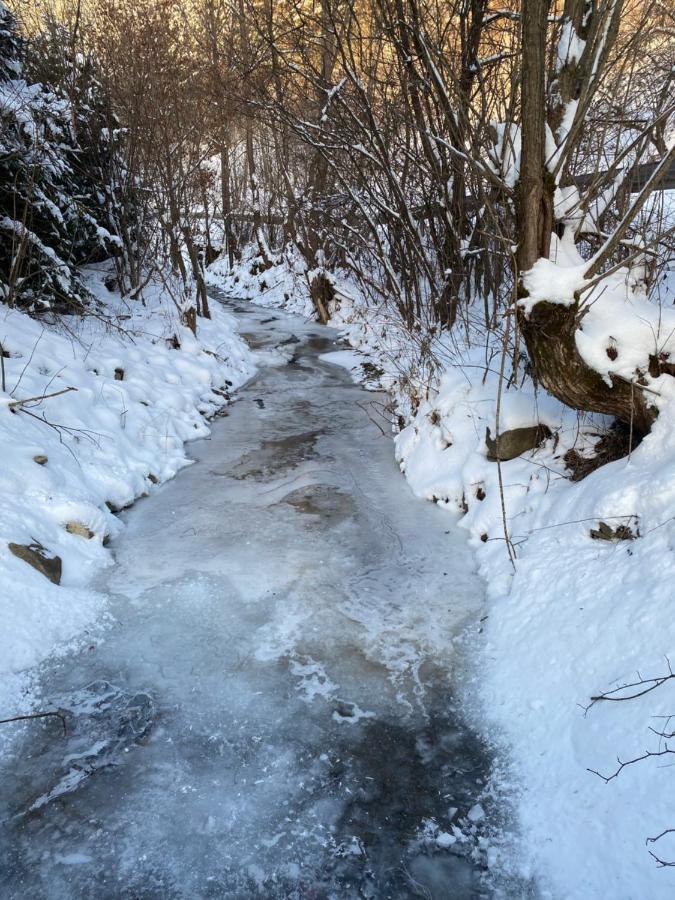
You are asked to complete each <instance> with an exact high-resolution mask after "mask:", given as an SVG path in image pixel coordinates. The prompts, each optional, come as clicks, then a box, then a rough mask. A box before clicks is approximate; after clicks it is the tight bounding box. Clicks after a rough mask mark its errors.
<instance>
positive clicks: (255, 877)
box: [0, 306, 524, 900]
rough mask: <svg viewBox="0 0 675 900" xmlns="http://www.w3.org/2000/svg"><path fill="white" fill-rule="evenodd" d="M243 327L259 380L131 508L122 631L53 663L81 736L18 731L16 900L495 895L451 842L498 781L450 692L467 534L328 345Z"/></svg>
mask: <svg viewBox="0 0 675 900" xmlns="http://www.w3.org/2000/svg"><path fill="white" fill-rule="evenodd" d="M235 311H236V313H237V314H238V315H239V316H241V317H242V318H244V319H245V320H246V324H245V326H244V329H243V330H244V332H246V334H247V337H248V340H249V341H250V343H251V345H252V346H253V347H254V348H255V349H256V350H257V351H259V354H260V356H259V362H260V364H261V366H266V367H263V368H261V370H260V372H259V374H258V375H257V376H256V377H255V378H254V379H253V380H252V381H251V382H249V383H248V385H246V386H245V388H244V389H242V390H241V391H240V393H239V395H238V398H237V399H236V401H235V402H234V403H233V405H231V406H230V407H229V408H228V410H227V413H226V415H224V416H223V418H222V419H220V421H219V422H218V423H217V424H215V425H214V427H213V431H212V435H211V437H210V439H207V440H204V441H202V442H200V443H197V444H194V445H193V446H192V450H193V455H194V457H195V460H196V464H195V465H194V466H192V467H191V468H190V469H188V470H186V471H185V472H184V473H182V474H181V476H180V477H179V478H178V479H176V480H175V481H173V482H171V483H169V484H166V485H164V486H162V487H161V488H160V489H158V490H157V491H156V492H153V494H152V495H151V496H150V497H149V498H147V499H145V500H143V501H141V502H140V503H139V504H137V506H136V507H135V508H134V509H133V510H131V511H130V512H129V513H127V514H126V522H127V527H126V529H125V531H124V533H123V535H122V536H121V537H120V538H118V539H117V540H116V541H115V542H114V544H113V548H114V552H115V556H116V560H117V565H116V566H115V567H114V568H113V569H112V570H109V571H108V572H107V573H106V575H105V579H104V580H103V581H102V582H101V583H100V584H99V585H97V587H98V588H99V589H100V590H103V591H106V592H107V593H108V594H109V595H110V597H111V600H110V610H111V614H112V617H113V624H111V626H110V627H109V628H108V629H107V630H106V631H105V632H104V633H103V636H102V637H99V638H96V639H95V640H94V642H93V643H91V644H89V645H88V646H85V647H84V648H83V649H82V650H81V651H80V652H78V653H76V654H74V655H72V656H69V657H65V658H63V659H60V660H56V661H53V662H52V663H50V664H47V665H45V667H44V669H43V672H42V683H41V695H42V706H43V707H44V708H53V709H55V708H58V709H62V710H65V712H66V716H67V720H68V734H67V736H66V737H65V738H64V737H63V736H62V734H61V733H60V731H59V728H60V726H59V724H58V721H57V720H54V721H52V720H47V722H46V723H40V722H30V723H27V724H26V725H25V728H24V732H23V735H22V738H21V740H19V741H17V744H16V748H15V753H14V755H13V756H12V757H11V758H10V759H9V760H6V761H5V762H4V765H3V768H2V774H1V777H2V783H3V785H4V787H5V790H4V792H3V799H2V805H1V806H0V812H1V819H2V824H1V826H0V829H1V831H0V841H1V842H2V846H3V848H4V852H3V857H2V862H1V863H0V869H1V871H0V876H1V879H2V884H3V888H2V891H1V893H2V896H3V897H6V898H19V897H21V898H24V897H31V898H38V897H40V898H41V897H44V898H54V900H57V898H58V900H60V898H69V897H73V898H75V897H76V898H78V900H79V898H90V897H91V898H94V897H95V898H97V900H103V898H113V897H114V898H118V897H129V898H131V897H133V898H162V900H164V898H174V897H176V898H178V897H181V898H183V897H185V898H198V897H236V898H247V897H266V898H269V897H272V898H274V897H280V898H281V897H298V898H300V897H303V898H309V897H313V898H323V897H325V898H331V897H335V898H349V897H383V898H384V897H392V898H399V897H401V898H402V897H410V896H429V897H438V898H441V897H442V898H447V897H452V898H458V900H459V898H463V897H467V898H468V897H481V896H489V895H491V888H490V887H489V886H488V885H486V884H483V882H482V875H481V872H480V867H479V866H477V865H476V863H475V862H472V860H471V855H472V847H471V846H470V844H468V843H467V842H466V841H464V840H463V839H457V840H454V839H453V840H448V839H447V838H446V835H449V834H450V833H452V835H455V836H456V835H459V836H460V837H462V838H463V835H462V832H461V831H459V830H458V829H455V826H454V825H451V824H450V819H451V818H453V817H454V816H455V814H457V821H460V822H461V821H462V820H463V821H464V822H465V823H466V822H467V821H468V820H467V819H466V816H467V813H469V811H470V810H474V811H475V810H476V809H477V808H478V807H477V806H476V804H477V802H478V801H479V800H481V802H483V803H484V804H485V800H484V798H483V788H484V785H485V783H486V780H487V779H488V776H489V770H490V758H489V754H488V752H487V750H486V748H485V746H484V745H483V744H482V742H481V741H480V740H479V739H478V738H477V737H476V736H475V734H474V733H473V732H472V731H471V730H470V729H469V728H468V727H467V726H466V725H464V724H463V720H462V715H461V711H460V710H459V709H458V703H457V701H456V696H457V692H456V690H455V686H454V685H455V678H456V668H457V667H459V668H461V666H462V665H463V662H462V660H461V658H460V657H459V656H457V655H456V654H457V653H458V652H459V651H458V650H457V649H456V648H457V646H458V642H457V641H456V640H454V639H455V638H456V636H457V635H458V634H459V633H460V632H461V631H462V628H463V627H464V625H465V624H466V622H467V621H473V620H477V619H478V618H479V616H480V614H481V610H482V604H483V594H482V589H481V585H480V583H479V581H478V580H477V578H476V576H475V575H474V574H473V573H472V570H473V564H472V560H471V556H470V552H469V550H468V549H467V547H466V544H465V539H464V537H463V535H462V534H461V532H459V531H458V530H457V529H456V528H455V527H454V525H453V523H452V521H451V520H449V518H448V515H447V512H444V511H442V510H440V509H438V508H437V507H435V506H433V505H431V504H424V503H420V502H419V500H417V499H415V498H414V496H413V495H412V493H411V491H410V490H409V488H408V487H407V486H406V483H405V481H404V480H403V479H402V478H401V477H400V475H399V473H398V469H397V466H396V463H395V461H394V458H393V454H392V447H391V443H390V439H389V437H388V436H387V428H386V427H384V429H383V430H382V429H381V428H380V427H378V423H379V424H382V423H381V422H379V419H378V417H379V416H380V409H381V407H380V405H379V404H381V402H382V398H381V397H378V396H377V395H373V394H363V393H362V392H360V389H359V388H358V387H357V386H356V385H354V384H353V383H352V382H351V380H350V378H349V374H348V373H347V372H346V371H345V370H344V368H341V367H338V366H335V365H332V364H331V363H330V362H325V361H322V360H321V359H320V358H319V357H320V354H322V353H325V352H328V351H330V350H332V349H334V342H335V332H331V331H329V330H328V329H322V328H321V327H320V326H317V325H313V324H306V323H305V322H303V320H301V319H299V318H297V317H296V318H293V317H290V316H288V315H286V314H279V315H275V316H274V317H273V320H272V321H270V320H269V313H266V312H265V311H264V310H256V309H255V308H251V307H248V306H240V307H236V306H235ZM265 319H267V321H263V320H265ZM294 337H295V338H297V340H293V338H294ZM278 347H281V352H280V351H278V350H277V349H276V348H278ZM289 348H290V351H289ZM289 352H290V353H292V361H291V362H290V363H288V362H287V360H288V357H289ZM357 401H358V402H357ZM457 810H459V812H458V813H457ZM485 811H486V814H487V816H488V817H489V816H490V807H489V805H485ZM424 822H427V823H428V822H432V823H434V824H433V829H432V830H433V837H432V838H430V839H429V840H428V841H426V842H425V841H423V840H421V839H420V838H419V835H420V833H421V832H420V829H421V828H422V827H423V823H424ZM434 829H435V830H434ZM453 829H454V830H453ZM517 896H524V894H523V893H518V894H517Z"/></svg>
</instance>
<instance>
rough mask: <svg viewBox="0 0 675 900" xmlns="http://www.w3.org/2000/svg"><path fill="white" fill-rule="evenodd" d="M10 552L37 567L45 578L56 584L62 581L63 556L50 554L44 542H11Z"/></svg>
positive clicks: (9, 545)
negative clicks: (43, 544)
mask: <svg viewBox="0 0 675 900" xmlns="http://www.w3.org/2000/svg"><path fill="white" fill-rule="evenodd" d="M7 546H8V547H9V550H10V553H13V554H14V556H17V557H18V558H19V559H22V560H23V561H24V562H26V563H28V565H29V566H32V567H33V568H34V569H37V570H38V572H40V573H41V574H42V575H44V576H45V578H48V579H49V580H50V581H51V582H53V583H54V584H60V583H61V557H60V556H50V555H49V551H48V550H46V549H45V548H44V547H43V546H42V544H38V543H37V542H35V543H33V544H14V543H9V544H8V545H7Z"/></svg>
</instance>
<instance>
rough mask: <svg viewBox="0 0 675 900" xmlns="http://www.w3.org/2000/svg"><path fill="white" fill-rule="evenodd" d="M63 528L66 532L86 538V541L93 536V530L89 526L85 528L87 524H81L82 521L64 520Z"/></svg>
mask: <svg viewBox="0 0 675 900" xmlns="http://www.w3.org/2000/svg"><path fill="white" fill-rule="evenodd" d="M65 529H66V531H67V532H68V534H76V535H78V536H79V537H83V538H86V539H87V540H88V541H90V540H91V539H92V538H93V536H94V532H93V531H92V530H91V528H87V526H86V525H83V524H82V522H66V524H65Z"/></svg>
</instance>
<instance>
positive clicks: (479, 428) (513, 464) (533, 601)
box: [263, 192, 675, 900]
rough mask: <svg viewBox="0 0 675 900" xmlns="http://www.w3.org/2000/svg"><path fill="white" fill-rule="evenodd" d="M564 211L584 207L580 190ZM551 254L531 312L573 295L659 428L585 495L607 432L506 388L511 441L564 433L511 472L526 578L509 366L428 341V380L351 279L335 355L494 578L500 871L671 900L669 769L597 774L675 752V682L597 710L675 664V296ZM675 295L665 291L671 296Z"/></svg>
mask: <svg viewBox="0 0 675 900" xmlns="http://www.w3.org/2000/svg"><path fill="white" fill-rule="evenodd" d="M557 202H559V203H562V204H565V205H569V208H570V209H571V207H572V205H573V204H574V202H575V197H574V194H573V192H569V193H568V194H567V195H566V196H562V195H559V196H558V198H557ZM570 224H571V225H574V224H575V223H574V222H570ZM551 257H552V258H551V260H539V262H538V263H537V264H536V265H535V267H534V268H533V269H532V271H531V272H530V273H528V274H527V275H526V278H525V284H526V286H527V288H528V291H529V294H530V296H529V297H528V298H525V299H524V300H523V301H521V305H522V307H523V309H524V310H525V311H526V312H529V311H530V310H531V309H532V307H533V306H534V305H535V304H536V302H538V301H539V300H541V299H545V300H548V301H549V302H554V303H560V304H564V305H572V304H574V303H575V302H577V298H575V292H578V295H577V296H578V302H579V303H580V308H581V311H582V312H583V317H582V319H581V327H580V329H579V330H578V331H577V334H576V341H577V347H578V349H579V352H580V354H581V355H582V358H583V359H584V360H585V361H586V362H587V363H588V364H589V365H590V366H592V367H593V368H595V369H596V370H597V371H598V372H600V373H601V374H602V375H603V376H604V377H605V378H607V379H609V378H610V376H614V377H617V376H619V377H622V378H627V379H629V380H634V379H635V378H636V377H637V374H638V372H639V373H640V377H641V378H642V380H643V381H644V383H645V384H646V386H647V388H648V391H649V392H650V397H652V398H653V402H654V403H655V404H656V406H657V407H658V409H659V417H658V419H657V420H656V423H655V425H654V427H653V430H652V432H651V434H650V435H648V436H647V437H646V438H645V439H644V440H643V442H642V443H641V444H640V446H639V447H637V448H635V449H634V450H633V452H632V453H631V455H630V457H629V458H626V459H622V460H618V461H616V462H613V463H611V464H608V465H605V466H603V467H602V468H600V469H598V470H597V471H595V472H593V473H592V474H591V475H589V476H588V477H586V478H585V479H584V480H583V481H582V482H579V483H575V482H572V481H570V480H569V473H568V471H567V469H566V467H565V464H564V460H563V457H564V455H565V453H566V452H567V451H568V450H570V449H576V450H577V451H578V452H580V453H581V454H582V455H584V454H586V453H587V452H588V451H589V450H590V448H591V447H592V445H593V443H594V442H595V441H596V440H597V436H596V435H597V433H598V432H599V431H602V430H603V429H605V428H606V427H607V426H608V424H609V422H608V420H606V419H604V418H603V417H601V416H596V417H589V416H586V417H578V416H577V414H576V413H575V412H574V411H572V410H569V409H566V408H565V407H563V406H562V404H560V403H558V402H557V401H555V400H554V399H553V398H551V397H550V396H548V395H546V394H545V393H544V392H543V391H538V392H537V391H535V390H534V389H533V388H532V386H531V383H530V382H529V381H528V380H527V379H523V377H522V373H520V374H519V377H518V379H517V383H518V385H519V387H518V388H517V389H516V388H515V387H507V386H504V388H503V392H502V401H501V407H502V408H501V415H500V430H501V431H502V432H503V431H504V430H507V429H510V428H517V427H523V426H527V425H534V424H537V423H544V424H546V425H548V426H549V428H550V429H551V431H552V432H553V436H552V437H551V438H550V439H549V440H547V441H545V442H544V443H543V444H542V445H541V446H540V447H539V448H537V449H536V450H534V451H530V452H528V453H526V454H524V455H523V456H521V457H518V458H516V459H513V460H510V461H507V462H503V463H501V473H502V481H503V498H504V507H505V514H506V527H507V529H508V535H509V539H510V540H511V541H512V543H513V545H514V549H515V570H514V568H513V567H512V565H511V562H510V560H509V557H508V554H507V551H506V546H505V535H504V522H503V519H502V503H501V496H500V487H499V480H498V470H497V466H496V464H495V463H494V462H490V461H489V460H488V459H487V457H486V445H485V432H486V428H488V427H489V428H490V429H491V431H492V433H493V435H494V432H495V416H496V398H497V393H498V383H499V373H498V369H499V365H498V357H497V358H496V359H494V358H493V359H492V361H491V362H487V361H486V354H485V348H484V347H483V346H481V345H480V343H479V346H476V347H464V348H457V347H456V346H453V345H451V344H450V342H444V341H443V340H439V339H438V338H434V337H432V339H431V347H432V352H433V357H434V360H435V364H434V365H429V366H428V367H427V368H426V369H420V368H419V366H418V357H417V354H416V353H415V350H414V348H413V347H412V346H411V344H410V341H409V339H407V338H406V335H405V332H404V330H403V329H402V328H397V327H396V324H395V322H393V321H392V317H391V315H390V314H388V313H387V312H386V311H383V310H380V309H377V308H373V307H370V306H368V305H367V303H366V302H365V301H364V300H363V299H362V298H359V296H358V291H357V289H356V288H355V287H354V286H353V285H349V283H347V284H346V285H345V284H341V285H340V289H341V291H342V296H343V297H346V296H348V297H349V300H344V299H342V301H341V303H340V306H339V307H336V308H335V309H334V310H333V311H332V313H333V317H332V322H333V323H334V324H335V325H337V326H338V327H340V328H341V329H342V333H343V335H344V336H345V337H346V338H348V339H349V341H350V343H351V344H352V347H353V348H354V350H355V351H356V356H352V355H348V354H346V353H345V354H342V353H341V354H339V355H337V356H332V357H331V359H330V361H332V362H334V363H337V364H340V363H344V364H345V366H346V367H347V368H348V369H349V370H350V371H351V372H352V373H353V375H354V377H358V363H359V361H361V362H363V360H364V359H368V360H370V361H371V362H373V363H374V364H375V365H377V366H378V367H379V368H380V369H381V370H382V371H383V374H382V376H381V377H380V378H379V383H380V384H381V385H382V386H384V387H386V389H387V390H388V391H390V393H391V395H392V397H393V400H394V402H395V406H396V413H398V414H400V415H402V416H403V425H404V427H403V428H402V430H401V431H400V433H399V434H398V435H397V436H396V440H395V447H396V456H397V459H398V461H399V464H400V467H401V469H402V471H403V472H404V474H405V477H406V479H407V481H408V484H409V485H410V487H411V488H412V490H413V492H414V493H415V494H416V495H417V496H419V497H421V498H424V499H426V500H433V501H434V502H435V504H436V507H437V508H440V509H445V510H447V512H449V513H450V514H451V516H452V517H455V518H458V520H459V525H460V527H462V528H464V529H466V531H467V534H468V538H469V542H470V545H471V546H472V548H473V550H474V552H475V553H476V559H477V564H478V567H479V572H480V574H481V575H482V576H483V578H484V580H485V582H486V584H487V591H488V609H487V617H486V620H485V623H484V631H485V636H486V643H485V645H484V648H483V649H482V651H481V652H480V653H479V654H478V657H477V659H476V661H475V667H476V674H475V687H476V690H477V691H478V693H479V695H480V698H481V703H480V712H476V711H475V710H473V711H471V710H469V711H470V712H471V715H472V722H473V723H474V725H475V727H477V728H478V729H480V730H481V732H482V733H489V734H490V735H491V738H492V739H493V740H495V741H496V742H497V744H498V745H499V747H500V748H501V750H500V758H501V764H502V768H501V772H502V779H503V781H502V788H503V790H504V791H505V792H507V794H508V793H510V795H511V797H512V798H513V802H514V804H515V813H516V815H517V820H518V825H519V831H518V833H517V834H515V835H514V834H513V833H511V834H510V835H507V836H506V837H505V840H506V841H507V846H508V847H509V849H508V850H507V851H506V854H504V848H503V847H502V848H501V849H500V851H499V853H498V854H497V857H495V855H494V854H493V853H492V852H490V851H488V853H487V858H488V863H489V864H490V865H492V864H493V862H494V861H495V858H497V859H498V860H499V865H500V866H501V868H502V871H503V867H504V865H506V866H507V868H509V867H510V869H511V871H513V872H514V873H517V874H518V875H519V876H520V877H522V878H527V877H528V876H533V877H534V878H535V880H536V883H537V887H538V891H539V893H540V895H541V896H542V897H544V898H546V897H550V898H560V897H564V898H567V900H595V898H604V897H612V898H616V900H636V898H641V897H650V898H654V900H661V898H663V900H666V898H669V897H671V896H672V893H673V887H672V877H671V875H670V872H671V871H672V870H671V869H668V868H659V866H658V865H657V863H656V861H655V860H654V858H653V857H652V856H650V851H652V852H654V853H656V855H657V856H661V857H662V858H664V859H666V860H675V847H673V842H672V841H670V844H668V841H669V840H670V838H669V836H668V835H666V836H665V837H663V838H661V839H660V840H659V841H657V842H656V843H645V842H646V841H647V839H648V838H654V837H656V836H657V835H660V834H661V833H662V832H663V831H664V830H665V829H668V828H671V827H673V826H674V825H675V823H674V822H673V817H672V803H671V800H670V798H671V793H672V792H671V787H672V786H671V783H670V775H669V767H668V764H667V760H668V757H666V759H665V760H659V759H647V760H645V761H643V762H640V763H636V764H634V765H632V766H628V767H627V768H625V769H623V770H622V771H621V773H620V774H619V775H618V777H616V778H615V779H612V780H610V781H609V782H608V783H605V781H604V780H603V779H602V778H601V777H599V776H598V775H597V774H594V772H592V771H589V770H595V771H597V772H599V773H600V774H601V775H605V776H610V775H612V774H613V773H614V772H615V771H616V769H617V768H618V766H619V763H618V762H617V758H618V759H620V760H630V759H634V758H636V757H639V756H642V755H643V754H644V753H645V752H646V751H650V752H658V751H659V750H663V749H664V741H663V739H662V738H660V737H659V736H658V734H655V733H654V730H652V729H655V730H656V731H660V730H663V729H664V728H665V729H666V730H670V721H671V720H670V718H669V717H670V716H671V715H672V714H673V708H674V705H675V696H673V690H674V689H675V681H670V680H668V681H666V682H665V683H664V684H663V685H662V686H661V687H660V688H658V689H656V690H654V691H652V692H650V693H648V694H646V695H645V696H644V697H641V698H640V699H636V700H631V701H626V702H622V703H611V702H597V703H595V704H594V705H592V706H591V707H590V708H588V707H589V705H590V704H591V697H592V696H595V695H597V694H599V693H602V692H606V691H608V690H612V689H615V688H617V687H619V686H620V685H622V684H627V683H630V682H633V681H635V680H636V679H637V678H638V674H637V673H638V672H639V673H640V677H643V678H650V677H662V676H666V675H668V674H669V660H670V661H673V659H674V658H675V646H674V645H673V638H672V634H671V631H672V630H671V629H670V628H669V627H668V623H669V622H670V620H671V618H672V615H671V613H672V611H671V608H670V607H671V597H672V592H671V586H672V584H673V582H674V580H675V554H674V552H673V549H674V548H675V516H674V515H673V509H674V508H675V433H674V432H673V428H672V421H673V415H674V414H675V405H674V400H675V398H674V395H673V385H672V379H671V378H670V377H669V376H665V375H664V376H660V377H658V378H654V377H652V376H650V375H649V373H648V368H649V357H650V355H651V354H654V353H657V352H658V353H662V354H664V356H666V357H667V355H668V354H670V358H671V359H672V358H673V357H672V354H673V353H674V352H675V347H673V336H674V335H675V317H674V314H673V312H672V310H671V309H670V306H669V305H668V304H667V303H666V302H662V303H661V304H658V303H655V302H654V301H653V300H649V299H647V297H646V295H645V293H644V286H643V284H642V283H641V281H640V278H639V271H637V270H635V269H633V270H631V271H628V270H627V269H619V270H618V271H616V272H614V273H613V274H612V275H610V276H608V277H606V278H604V279H602V280H600V281H599V282H598V283H596V284H594V285H591V284H589V282H588V281H587V279H586V278H585V271H586V270H587V268H588V262H584V261H583V260H582V259H581V257H580V256H579V255H578V254H577V252H576V249H575V247H574V244H573V235H572V231H571V229H569V228H568V229H566V233H565V235H564V237H563V238H562V239H561V240H559V241H558V240H555V241H554V245H553V248H552V253H551ZM671 278H672V275H671ZM664 285H665V283H664ZM669 291H672V287H669V286H668V285H665V293H664V296H666V297H668V296H670V293H669ZM263 302H264V300H263ZM608 347H612V348H614V350H616V355H614V354H613V353H612V354H610V355H608V354H607V348H608ZM612 357H614V358H612ZM507 374H508V372H507ZM411 394H412V395H413V396H415V397H416V398H417V399H416V400H415V402H411ZM448 521H449V522H451V521H452V518H449V519H448ZM600 522H606V523H607V524H608V525H610V526H611V527H612V528H614V527H616V526H617V525H625V526H627V527H628V528H630V529H631V530H632V532H633V533H634V534H635V535H636V537H635V539H633V540H617V541H603V540H594V539H593V538H592V537H591V533H590V532H591V530H592V529H596V528H598V525H599V523H600ZM666 746H667V745H666ZM664 763H665V765H664ZM475 815H480V813H479V812H478V810H476V813H475ZM446 834H447V835H450V836H453V835H454V834H455V832H454V831H453V830H452V829H446V830H445V831H439V829H438V828H437V827H433V828H431V831H430V835H431V839H432V840H433V841H434V842H436V841H437V839H440V842H441V844H440V845H441V846H442V845H443V844H444V842H446V840H447V838H446V837H445V836H444V835H446ZM459 834H460V835H461V834H462V832H461V831H460V832H459ZM505 860H507V861H506V863H505Z"/></svg>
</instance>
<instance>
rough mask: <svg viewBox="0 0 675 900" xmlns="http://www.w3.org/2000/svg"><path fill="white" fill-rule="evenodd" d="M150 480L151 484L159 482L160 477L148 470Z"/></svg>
mask: <svg viewBox="0 0 675 900" xmlns="http://www.w3.org/2000/svg"><path fill="white" fill-rule="evenodd" d="M148 481H149V482H150V483H151V484H159V478H158V477H157V476H156V475H153V474H152V472H148Z"/></svg>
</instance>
